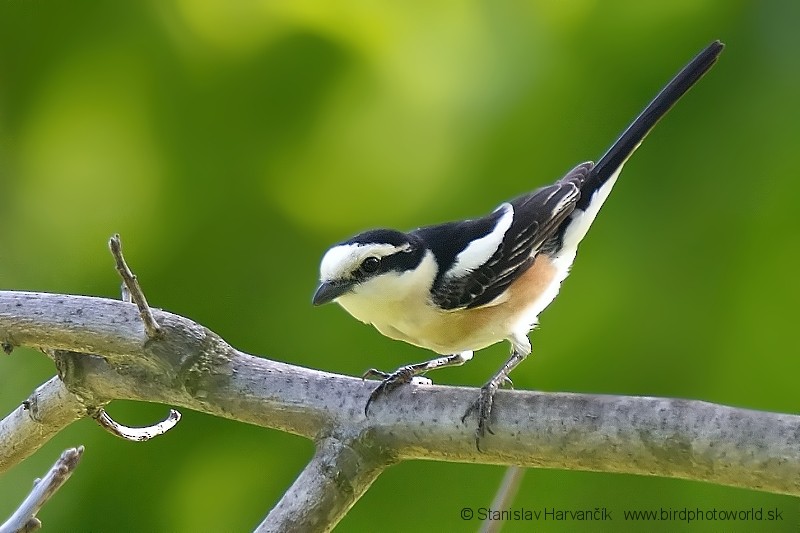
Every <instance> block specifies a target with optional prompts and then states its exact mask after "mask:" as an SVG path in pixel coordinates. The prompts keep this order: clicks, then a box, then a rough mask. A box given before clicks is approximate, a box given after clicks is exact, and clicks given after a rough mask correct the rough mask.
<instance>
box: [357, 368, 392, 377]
mask: <svg viewBox="0 0 800 533" xmlns="http://www.w3.org/2000/svg"><path fill="white" fill-rule="evenodd" d="M389 375H390V374H389V373H388V372H384V371H382V370H378V369H377V368H370V369H369V370H367V371H366V372H364V373H363V374H361V379H367V378H383V379H386V378H388V377H389Z"/></svg>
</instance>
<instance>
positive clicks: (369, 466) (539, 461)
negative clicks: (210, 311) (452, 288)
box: [0, 291, 800, 530]
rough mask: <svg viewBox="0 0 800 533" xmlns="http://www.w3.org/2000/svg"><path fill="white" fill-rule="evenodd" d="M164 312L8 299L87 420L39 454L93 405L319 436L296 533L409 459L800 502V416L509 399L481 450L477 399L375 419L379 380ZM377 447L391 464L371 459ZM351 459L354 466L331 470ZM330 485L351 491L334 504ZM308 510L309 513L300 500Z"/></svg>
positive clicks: (13, 330) (614, 401)
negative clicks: (636, 478)
mask: <svg viewBox="0 0 800 533" xmlns="http://www.w3.org/2000/svg"><path fill="white" fill-rule="evenodd" d="M153 316H154V318H155V320H156V321H157V322H158V324H159V326H160V327H161V329H162V334H161V335H160V336H159V337H158V338H155V339H150V338H148V336H147V335H146V333H145V332H144V330H143V327H142V324H141V322H140V318H139V315H138V312H137V309H136V307H135V306H132V305H130V304H127V303H124V302H119V301H115V300H107V299H102V298H89V297H84V296H65V295H57V294H42V293H27V292H5V291H0V343H4V344H6V345H10V346H19V345H26V346H34V347H39V348H45V349H48V350H54V352H53V353H54V356H55V359H56V364H57V367H58V369H59V375H60V377H61V379H62V380H63V382H64V384H66V387H67V388H68V389H69V391H70V392H71V393H72V397H70V396H67V398H66V399H65V403H66V404H67V405H68V406H69V407H68V408H66V409H64V410H66V412H67V413H69V417H72V418H71V419H70V418H69V417H67V418H65V417H63V416H60V417H59V416H54V417H53V418H54V420H55V421H54V422H53V423H51V424H49V425H48V426H47V431H45V432H43V434H42V435H41V437H40V441H41V442H39V443H38V445H41V443H42V442H44V441H46V440H47V439H49V438H50V437H51V436H52V435H53V434H55V433H56V432H57V431H58V430H60V429H61V428H63V427H64V426H66V425H67V424H68V423H69V421H67V420H68V419H69V420H70V421H71V420H74V419H75V418H77V417H78V416H80V413H81V411H80V408H79V406H80V405H81V404H83V405H86V406H89V407H91V406H99V405H103V404H104V403H107V402H109V401H111V400H114V399H129V400H142V401H149V402H161V403H165V404H168V405H176V406H182V407H186V408H189V409H194V410H197V411H201V412H205V413H210V414H214V415H218V416H222V417H225V418H229V419H234V420H239V421H242V422H247V423H251V424H256V425H259V426H263V427H269V428H275V429H280V430H283V431H288V432H291V433H294V434H298V435H303V436H306V437H308V438H311V439H314V440H315V441H316V442H317V446H318V452H317V456H315V457H316V458H315V460H314V461H313V462H312V464H311V465H310V466H309V468H308V469H307V470H306V471H305V472H304V473H303V474H301V479H306V480H308V479H309V478H313V477H314V475H319V472H323V471H326V472H339V474H338V476H339V477H337V479H336V482H335V483H333V482H328V481H325V480H322V481H320V483H322V485H320V486H319V487H317V488H314V489H313V490H311V492H310V493H309V492H308V490H309V489H308V486H307V485H305V486H304V487H301V486H299V484H300V482H299V481H298V483H296V484H295V485H294V486H293V487H292V489H290V491H289V492H288V493H287V495H286V496H284V498H283V499H282V500H281V503H280V504H279V506H278V507H276V510H275V511H273V513H272V514H271V515H270V518H269V520H268V522H269V521H271V520H275V521H277V523H280V524H291V523H295V521H296V523H302V524H306V523H308V522H307V521H306V520H309V519H306V518H304V516H311V515H314V516H323V515H324V516H328V517H340V516H341V515H342V513H343V512H345V511H346V510H347V508H349V506H350V505H352V503H353V502H354V501H355V499H357V498H358V496H359V495H360V494H361V493H362V492H363V490H365V489H366V486H368V485H369V483H370V482H371V480H372V479H374V476H377V475H378V473H379V472H380V468H381V467H382V466H385V465H386V464H389V463H390V462H392V461H397V460H402V459H423V458H424V459H434V460H443V461H460V462H477V463H485V464H517V465H520V466H524V467H545V468H562V469H575V470H592V471H602V472H620V473H629V474H642V475H656V476H663V477H675V478H683V479H694V480H703V481H708V482H712V483H717V484H721V485H729V486H734V487H745V488H751V489H758V490H764V491H769V492H774V493H782V494H792V495H796V496H797V495H800V416H797V415H788V414H778V413H768V412H759V411H752V410H747V409H737V408H732V407H726V406H721V405H714V404H710V403H706V402H700V401H690V400H680V399H669V398H647V397H622V396H600V395H586V394H564V393H541V392H526V391H500V392H498V393H497V396H496V399H495V411H494V412H493V416H495V417H496V418H495V420H494V421H493V425H492V427H493V429H494V432H495V434H494V435H491V436H489V437H487V438H486V439H485V443H484V442H482V443H481V444H482V448H485V449H484V450H483V453H481V452H478V451H477V450H476V449H475V442H474V427H473V425H474V421H473V420H470V419H467V422H466V424H463V423H461V420H460V417H461V415H462V414H463V412H464V410H465V409H466V407H467V405H469V404H470V403H472V402H473V401H474V399H475V396H476V394H477V391H476V390H475V389H470V388H461V387H445V386H424V385H408V386H404V387H400V388H399V389H397V390H396V391H393V392H392V393H391V395H390V396H388V397H387V398H383V399H381V400H380V401H377V402H375V403H374V404H373V405H372V406H371V408H370V417H369V418H366V417H365V416H364V413H363V411H364V404H365V402H366V400H367V397H368V396H369V394H370V392H371V391H372V389H373V387H374V384H373V383H370V382H364V381H363V380H361V379H357V378H350V377H346V376H339V375H335V374H330V373H325V372H320V371H316V370H310V369H305V368H301V367H297V366H292V365H288V364H284V363H278V362H275V361H270V360H267V359H262V358H258V357H253V356H250V355H247V354H244V353H242V352H239V351H237V350H235V349H233V348H231V347H230V346H229V345H228V344H227V343H226V342H225V341H223V340H222V339H221V338H220V337H219V336H217V335H216V334H214V333H213V332H211V331H209V330H208V329H206V328H204V327H203V326H200V325H198V324H196V323H194V322H192V321H191V320H188V319H186V318H183V317H180V316H178V315H174V314H171V313H167V312H164V311H159V310H153ZM90 354H95V355H90ZM74 398H79V401H75V399H74ZM37 401H40V402H41V399H37ZM19 416H20V414H19V413H18V412H17V411H15V412H14V413H12V414H11V415H9V417H7V418H6V420H3V421H2V423H0V428H7V429H6V432H8V431H11V432H14V431H17V429H16V427H17V426H16V425H15V423H14V420H15V418H14V417H19ZM9 419H11V420H9ZM17 425H19V424H17ZM8 439H9V437H8V436H7V435H6V434H5V433H3V432H2V431H0V444H2V450H0V470H4V469H6V468H8V467H9V466H11V465H13V464H15V463H16V462H19V461H20V460H21V459H22V458H23V457H24V456H26V455H27V454H29V453H28V452H26V453H20V452H13V451H9V449H8V446H7V445H6V443H7V442H9V440H8ZM30 440H35V439H28V440H27V441H26V442H27V444H26V445H27V446H33V444H31V443H30ZM337 442H338V443H342V444H341V445H336V446H334V444H332V443H337ZM484 444H485V446H484ZM331 447H332V448H331ZM331 449H333V450H334V451H333V452H331V451H330V450H331ZM326 450H328V451H326ZM336 450H338V452H337V451H336ZM353 450H356V451H355V452H354V451H353ZM362 450H379V451H380V453H378V452H375V455H373V456H368V455H363V456H362V454H363V453H364V452H363V451H362ZM353 454H355V455H353ZM348 455H349V456H350V457H351V458H354V459H353V460H354V461H355V463H353V464H355V465H356V466H354V467H353V468H351V469H339V470H336V469H334V470H331V471H328V470H325V468H326V467H325V466H324V465H341V464H343V462H346V460H347V457H348ZM363 457H372V458H370V459H369V460H365V459H363ZM362 461H363V462H362ZM381 461H382V462H383V463H381ZM358 465H360V466H358ZM378 465H382V466H378ZM332 468H333V467H332ZM336 468H339V467H338V466H337V467H336ZM315 472H317V474H315ZM304 483H305V482H304ZM326 487H327V488H335V489H336V490H337V491H350V494H349V495H342V494H338V495H336V496H335V497H334V496H331V495H327V494H326V495H324V497H323V493H324V489H325V488H326ZM303 491H305V492H303ZM308 494H311V495H312V496H313V495H317V496H314V497H313V498H311V496H309V495H308ZM309 498H311V499H312V500H313V501H312V502H311V503H308V502H309ZM293 499H294V500H297V501H304V502H306V504H304V505H301V506H297V505H292V503H291V502H292V500H293ZM276 513H277V514H276ZM301 515H303V516H301ZM275 516H282V518H281V519H280V520H278V519H275V518H274V517H275ZM333 525H334V524H331V525H330V527H333ZM261 527H262V528H266V529H264V530H269V528H270V527H272V525H271V523H269V524H268V523H267V522H265V524H262V526H261Z"/></svg>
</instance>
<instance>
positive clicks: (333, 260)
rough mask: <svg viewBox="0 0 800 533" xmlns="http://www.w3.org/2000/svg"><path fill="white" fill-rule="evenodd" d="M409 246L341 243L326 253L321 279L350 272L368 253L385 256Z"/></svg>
mask: <svg viewBox="0 0 800 533" xmlns="http://www.w3.org/2000/svg"><path fill="white" fill-rule="evenodd" d="M406 248H408V245H407V244H406V245H403V246H399V247H398V246H394V245H392V244H361V243H351V244H340V245H338V246H334V247H333V248H331V249H330V250H328V251H327V252H326V253H325V256H324V257H323V258H322V262H321V263H320V281H330V280H332V279H339V278H341V277H343V276H346V275H348V274H350V273H351V272H352V271H353V270H354V269H355V268H356V267H358V265H359V264H360V263H361V261H362V260H363V259H364V258H365V257H367V256H368V255H373V256H375V257H384V256H387V255H391V254H393V253H396V252H397V251H399V250H404V249H406Z"/></svg>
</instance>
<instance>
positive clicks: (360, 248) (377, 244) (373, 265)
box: [312, 229, 424, 305]
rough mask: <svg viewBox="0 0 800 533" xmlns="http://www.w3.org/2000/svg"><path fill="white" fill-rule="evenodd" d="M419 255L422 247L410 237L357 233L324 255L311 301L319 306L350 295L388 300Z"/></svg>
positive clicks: (387, 231)
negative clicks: (315, 290) (386, 298)
mask: <svg viewBox="0 0 800 533" xmlns="http://www.w3.org/2000/svg"><path fill="white" fill-rule="evenodd" d="M423 255H424V247H423V246H422V243H421V241H420V240H419V238H418V237H415V236H414V235H410V234H407V233H403V232H400V231H395V230H390V229H376V230H370V231H366V232H364V233H359V234H358V235H356V236H355V237H352V238H351V239H348V240H346V241H344V242H342V243H339V244H336V245H334V246H332V247H331V248H330V249H329V250H328V251H327V252H326V253H325V255H324V256H323V258H322V263H321V264H320V269H319V270H320V285H319V287H318V288H317V292H316V293H314V298H313V300H312V301H313V303H314V305H322V304H324V303H328V302H332V301H335V300H338V299H339V298H346V297H348V296H352V295H361V296H366V297H378V298H384V297H388V296H389V294H390V293H391V292H392V291H393V289H394V286H395V284H396V281H397V280H399V279H400V278H402V277H404V274H407V273H409V272H413V271H414V270H415V269H416V268H417V267H418V266H419V264H420V262H421V261H422V258H423ZM339 303H342V302H341V301H340V302H339Z"/></svg>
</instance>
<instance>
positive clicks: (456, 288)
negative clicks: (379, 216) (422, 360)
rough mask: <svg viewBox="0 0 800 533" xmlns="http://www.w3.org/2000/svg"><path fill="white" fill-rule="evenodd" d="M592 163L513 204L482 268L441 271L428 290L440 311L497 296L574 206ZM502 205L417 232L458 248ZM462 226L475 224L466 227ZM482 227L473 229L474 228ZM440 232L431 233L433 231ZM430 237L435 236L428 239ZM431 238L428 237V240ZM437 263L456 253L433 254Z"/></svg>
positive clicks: (494, 219)
mask: <svg viewBox="0 0 800 533" xmlns="http://www.w3.org/2000/svg"><path fill="white" fill-rule="evenodd" d="M593 166H594V165H593V164H592V163H583V164H582V165H579V166H577V167H575V168H574V169H573V170H572V171H570V172H569V173H568V174H567V175H566V176H564V177H563V178H561V179H560V180H558V181H557V182H556V183H554V184H553V185H550V186H547V187H542V188H541V189H537V190H536V191H533V192H531V193H528V194H526V195H523V196H520V197H518V198H516V199H514V200H512V201H511V202H509V203H510V204H511V207H512V208H513V210H514V217H513V221H512V223H511V226H510V227H509V228H508V230H507V231H506V233H505V236H504V238H503V239H502V242H501V243H500V246H498V248H497V250H496V251H495V252H494V253H493V254H492V255H491V256H490V257H489V258H488V260H487V261H486V262H484V263H483V264H482V265H481V266H479V267H477V268H475V269H474V270H472V271H470V272H467V273H466V274H461V275H453V274H448V272H446V271H445V272H440V274H439V276H438V277H437V278H436V280H435V281H434V283H433V287H432V288H431V296H432V298H433V301H434V303H436V304H437V305H438V306H439V307H441V308H443V309H458V308H473V307H479V306H481V305H486V304H488V303H490V302H491V301H492V300H494V299H495V298H497V297H498V296H500V295H501V294H502V293H503V291H505V290H506V288H507V287H508V286H509V285H510V284H511V283H513V282H514V280H516V279H517V278H518V277H519V276H521V275H522V274H523V273H524V272H525V271H526V270H527V269H528V268H529V267H530V266H531V265H532V264H533V260H534V258H535V257H536V254H537V253H539V251H540V249H541V248H542V245H543V244H545V243H547V242H548V240H550V239H552V238H554V237H555V236H556V234H557V232H558V229H559V226H560V225H561V222H562V221H563V220H564V219H565V218H566V217H567V216H569V214H570V213H571V212H572V211H573V209H575V205H576V204H577V202H578V200H579V199H580V187H581V185H582V184H583V182H584V181H585V180H586V178H587V176H588V175H589V173H590V171H591V169H592V167H593ZM504 213H505V211H504V210H503V208H502V207H501V208H499V209H498V210H497V211H495V212H493V213H492V214H490V215H488V216H487V217H484V218H482V219H477V220H470V221H465V222H460V223H452V224H444V225H441V226H435V227H431V228H422V229H420V230H417V232H416V233H417V234H418V235H419V236H420V237H422V238H423V239H425V238H426V237H435V241H434V242H443V241H447V240H449V241H451V242H453V244H454V245H455V246H454V248H455V249H457V250H458V251H459V252H460V251H462V250H464V248H466V246H467V245H468V244H469V243H468V242H464V241H463V239H464V235H473V236H474V235H476V234H477V235H481V234H483V235H487V234H489V233H490V232H491V231H492V230H493V229H494V228H495V226H496V225H497V224H498V222H499V220H500V219H501V218H502V215H503V214H504ZM465 225H473V227H472V230H473V231H467V230H468V229H470V228H468V227H466V226H465ZM476 225H477V228H478V229H479V230H480V231H475V229H476V227H475V226H476ZM434 232H437V233H438V234H437V235H435V236H433V235H431V234H432V233H434ZM473 238H474V237H473ZM432 240H433V239H432ZM429 242H431V241H429ZM436 252H437V251H436V250H434V254H435V255H437V257H436V259H437V262H438V263H439V265H453V263H454V262H455V261H454V260H455V257H456V255H457V253H453V252H452V251H451V252H450V254H448V255H446V256H445V254H442V253H439V254H437V253H436Z"/></svg>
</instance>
